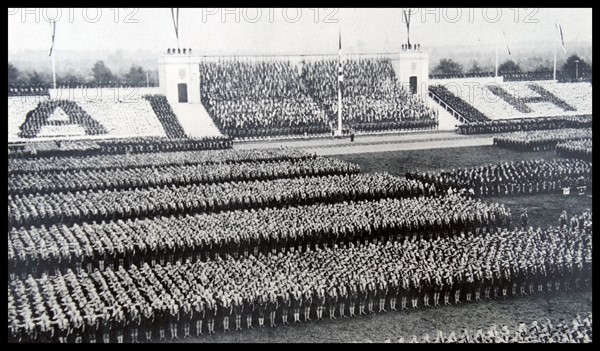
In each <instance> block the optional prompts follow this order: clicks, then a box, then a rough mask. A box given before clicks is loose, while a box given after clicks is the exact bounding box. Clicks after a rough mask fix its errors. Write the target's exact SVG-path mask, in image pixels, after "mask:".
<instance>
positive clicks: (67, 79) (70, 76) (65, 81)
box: [56, 72, 85, 87]
mask: <svg viewBox="0 0 600 351" xmlns="http://www.w3.org/2000/svg"><path fill="white" fill-rule="evenodd" d="M56 82H57V83H58V84H59V85H67V86H71V87H72V86H77V85H80V84H83V83H84V82H85V78H84V77H83V76H81V75H79V74H75V73H72V72H68V73H67V74H65V75H64V76H60V77H57V79H56Z"/></svg>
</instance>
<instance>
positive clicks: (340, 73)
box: [337, 31, 344, 135]
mask: <svg viewBox="0 0 600 351" xmlns="http://www.w3.org/2000/svg"><path fill="white" fill-rule="evenodd" d="M338 37H339V48H340V51H339V54H338V121H337V122H338V125H337V132H338V135H341V134H342V89H343V88H344V86H343V85H344V69H343V67H342V32H341V31H339V32H338Z"/></svg>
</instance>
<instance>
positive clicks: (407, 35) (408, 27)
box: [402, 9, 410, 47]
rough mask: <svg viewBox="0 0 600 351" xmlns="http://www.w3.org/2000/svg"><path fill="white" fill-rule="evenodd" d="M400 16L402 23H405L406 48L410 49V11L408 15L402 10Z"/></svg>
mask: <svg viewBox="0 0 600 351" xmlns="http://www.w3.org/2000/svg"><path fill="white" fill-rule="evenodd" d="M402 14H403V15H404V22H406V37H407V41H408V46H409V47H410V9H408V15H407V14H406V10H402Z"/></svg>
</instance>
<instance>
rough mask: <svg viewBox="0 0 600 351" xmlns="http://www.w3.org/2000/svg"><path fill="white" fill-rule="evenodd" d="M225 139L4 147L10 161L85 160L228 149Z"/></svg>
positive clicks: (137, 139)
mask: <svg viewBox="0 0 600 351" xmlns="http://www.w3.org/2000/svg"><path fill="white" fill-rule="evenodd" d="M231 145H232V139H231V138H229V137H220V136H219V137H204V138H183V139H169V138H164V137H153V136H149V137H128V138H120V139H105V140H76V139H66V140H57V141H33V142H28V143H27V144H18V143H17V144H8V157H9V158H11V159H19V158H26V159H27V158H33V159H35V160H38V158H39V157H47V158H52V157H70V156H78V157H82V156H85V157H89V156H95V155H117V154H130V153H151V152H174V151H185V150H195V151H198V150H212V149H230V148H231Z"/></svg>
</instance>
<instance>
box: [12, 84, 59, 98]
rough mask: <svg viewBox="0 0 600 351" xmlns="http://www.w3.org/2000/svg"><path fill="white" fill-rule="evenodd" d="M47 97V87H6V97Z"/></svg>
mask: <svg viewBox="0 0 600 351" xmlns="http://www.w3.org/2000/svg"><path fill="white" fill-rule="evenodd" d="M42 95H43V96H48V95H49V93H48V87H47V86H43V85H27V86H25V85H11V84H9V85H8V96H42Z"/></svg>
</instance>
